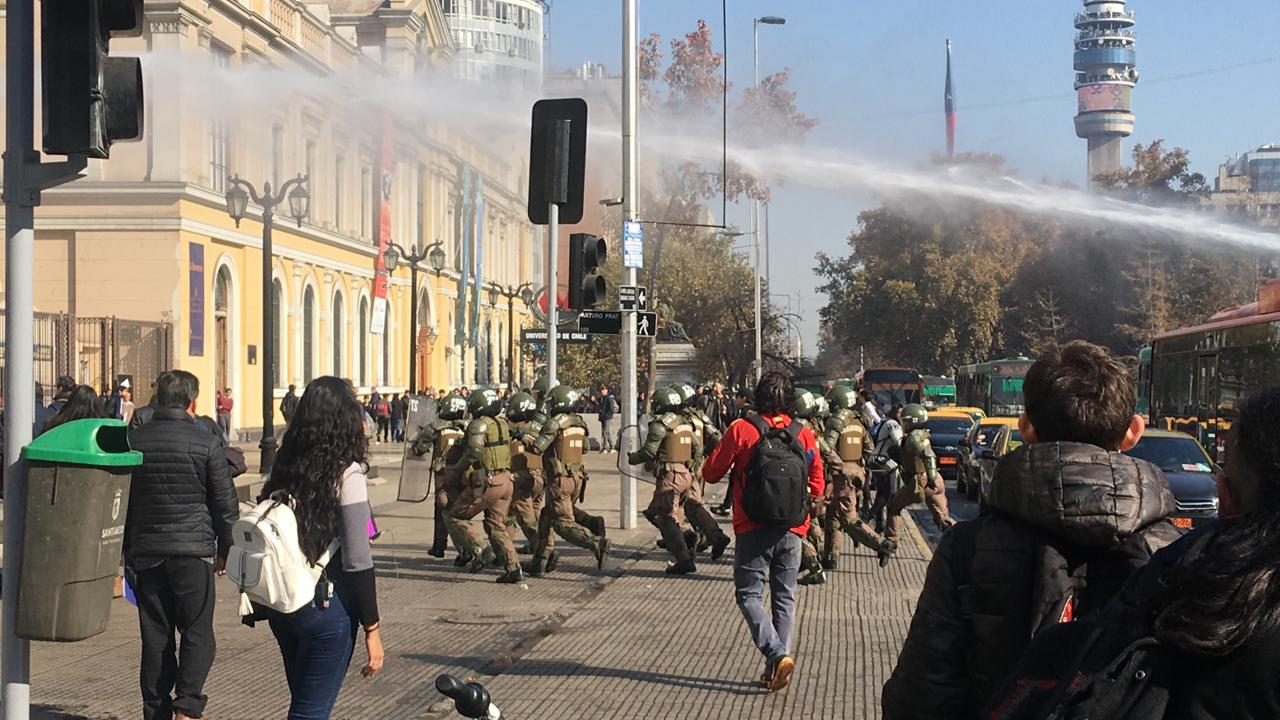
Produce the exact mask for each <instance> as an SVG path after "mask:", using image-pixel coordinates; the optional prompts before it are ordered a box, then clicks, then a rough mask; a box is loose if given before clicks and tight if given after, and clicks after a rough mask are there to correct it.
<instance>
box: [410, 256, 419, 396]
mask: <svg viewBox="0 0 1280 720" xmlns="http://www.w3.org/2000/svg"><path fill="white" fill-rule="evenodd" d="M413 249H414V254H413V255H412V256H411V257H413V258H417V257H418V253H417V250H418V246H417V244H416V243H415V244H414V246H413ZM409 285H410V288H409V302H411V303H413V304H412V305H410V306H409V394H410V395H417V394H418V260H416V259H414V260H413V261H412V262H410V263H409Z"/></svg>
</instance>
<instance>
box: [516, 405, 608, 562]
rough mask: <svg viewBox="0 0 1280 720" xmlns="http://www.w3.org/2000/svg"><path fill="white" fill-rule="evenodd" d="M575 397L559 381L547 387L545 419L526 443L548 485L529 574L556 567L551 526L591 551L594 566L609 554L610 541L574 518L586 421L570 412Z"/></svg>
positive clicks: (582, 478)
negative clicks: (537, 456) (539, 465)
mask: <svg viewBox="0 0 1280 720" xmlns="http://www.w3.org/2000/svg"><path fill="white" fill-rule="evenodd" d="M577 401H578V393H576V392H574V391H573V390H572V389H570V388H567V387H565V386H563V385H558V386H556V387H554V388H552V389H551V391H550V392H548V393H547V402H546V409H547V412H548V413H549V415H550V417H549V418H547V421H546V423H544V424H543V426H542V431H541V432H540V433H539V434H538V436H537V437H536V438H534V439H533V441H532V443H526V444H527V445H528V447H529V448H530V449H531V450H532V451H533V452H534V454H536V455H541V456H542V461H543V472H544V473H545V478H546V486H547V487H546V505H545V506H543V508H542V516H541V518H540V519H539V522H538V543H537V546H536V547H535V548H534V551H533V560H532V561H531V562H530V565H529V574H530V575H532V576H534V577H541V576H542V574H543V573H544V572H549V571H551V570H552V569H554V568H555V564H556V559H555V544H554V543H555V541H554V539H553V538H552V536H551V532H552V531H553V530H554V531H555V533H556V534H557V535H559V536H560V537H562V538H564V539H565V540H568V541H569V542H571V543H573V544H574V545H577V546H578V547H580V548H583V549H586V550H590V551H591V553H592V554H593V555H595V558H596V567H597V568H603V567H604V561H605V559H607V558H608V557H609V540H608V539H607V538H605V537H603V536H602V535H596V534H595V533H592V532H591V531H590V530H588V529H587V528H586V527H584V526H583V525H581V524H579V523H578V522H577V520H576V519H575V512H574V511H575V509H576V507H575V506H576V505H577V502H578V496H579V494H580V492H581V488H582V483H583V480H584V476H585V472H584V468H583V466H582V456H583V454H584V453H585V452H586V445H587V424H586V422H584V421H583V419H582V417H581V416H579V415H578V414H577V413H575V412H573V406H574V404H575V403H576V402H577ZM522 437H523V436H522Z"/></svg>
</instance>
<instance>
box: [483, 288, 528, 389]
mask: <svg viewBox="0 0 1280 720" xmlns="http://www.w3.org/2000/svg"><path fill="white" fill-rule="evenodd" d="M499 295H501V296H502V297H505V298H506V299H507V387H508V388H511V389H515V386H516V356H515V346H516V328H515V319H516V305H515V303H516V298H520V300H521V301H523V302H524V304H525V305H526V306H528V305H532V304H533V285H531V284H530V283H523V284H521V285H518V286H516V287H512V286H510V285H506V286H504V285H502V284H501V283H493V284H491V285H490V286H489V304H490V305H497V304H498V296H499Z"/></svg>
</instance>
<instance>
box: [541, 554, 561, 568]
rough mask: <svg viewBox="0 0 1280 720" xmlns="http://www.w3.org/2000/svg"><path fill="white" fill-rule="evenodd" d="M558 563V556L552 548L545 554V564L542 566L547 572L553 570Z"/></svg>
mask: <svg viewBox="0 0 1280 720" xmlns="http://www.w3.org/2000/svg"><path fill="white" fill-rule="evenodd" d="M559 565H560V556H559V555H557V554H556V552H555V551H554V550H552V551H551V554H550V555H548V556H547V565H546V567H545V568H544V569H545V570H546V571H547V572H555V569H556V567H557V566H559Z"/></svg>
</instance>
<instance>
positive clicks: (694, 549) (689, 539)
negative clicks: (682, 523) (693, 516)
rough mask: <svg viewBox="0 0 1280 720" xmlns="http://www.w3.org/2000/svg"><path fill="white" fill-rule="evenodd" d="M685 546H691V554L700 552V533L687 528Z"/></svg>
mask: <svg viewBox="0 0 1280 720" xmlns="http://www.w3.org/2000/svg"><path fill="white" fill-rule="evenodd" d="M684 546H685V547H687V548H689V554H690V555H697V554H698V533H696V532H694V531H692V530H685V531H684Z"/></svg>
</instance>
